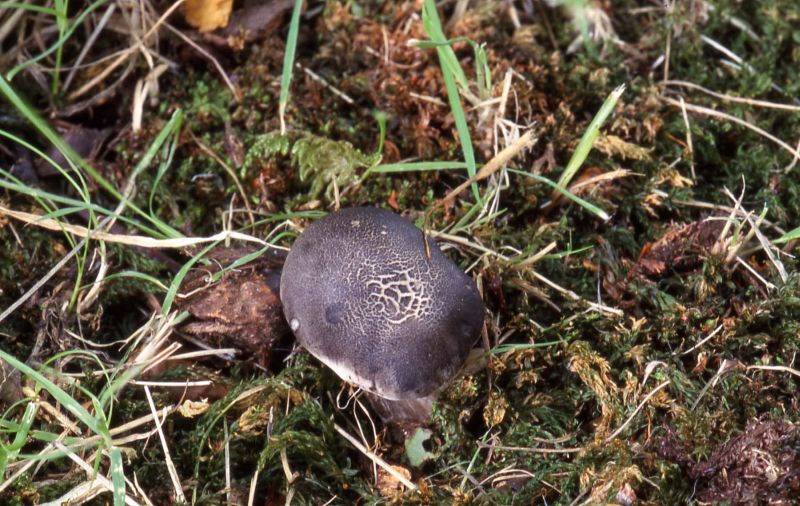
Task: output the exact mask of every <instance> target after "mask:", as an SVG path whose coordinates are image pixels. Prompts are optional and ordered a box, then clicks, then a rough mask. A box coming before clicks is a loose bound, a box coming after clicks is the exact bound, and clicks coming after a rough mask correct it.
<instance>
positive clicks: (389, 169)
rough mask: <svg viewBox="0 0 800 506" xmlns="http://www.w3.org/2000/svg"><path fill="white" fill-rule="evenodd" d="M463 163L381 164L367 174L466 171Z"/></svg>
mask: <svg viewBox="0 0 800 506" xmlns="http://www.w3.org/2000/svg"><path fill="white" fill-rule="evenodd" d="M466 168H467V164H466V163H465V162H446V161H438V162H399V163H382V164H380V165H376V166H375V167H373V168H371V169H370V170H369V172H376V173H378V174H392V173H398V172H426V171H429V170H454V169H466Z"/></svg>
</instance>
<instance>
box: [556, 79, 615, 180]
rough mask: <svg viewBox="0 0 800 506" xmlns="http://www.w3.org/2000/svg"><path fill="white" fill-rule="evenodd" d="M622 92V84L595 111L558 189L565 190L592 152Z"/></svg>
mask: <svg viewBox="0 0 800 506" xmlns="http://www.w3.org/2000/svg"><path fill="white" fill-rule="evenodd" d="M624 91H625V85H624V84H623V85H620V86H617V88H616V89H614V91H612V92H611V94H610V95H609V96H608V98H606V100H605V102H603V105H602V106H600V110H599V111H597V114H595V116H594V118H593V119H592V122H591V123H589V126H588V127H587V128H586V131H585V132H583V137H581V142H580V143H578V147H577V148H575V152H574V153H572V158H570V159H569V163H567V167H566V168H565V169H564V173H563V174H561V178H559V180H558V185H559V186H560V187H562V188H566V187H567V186H569V182H570V181H572V178H573V177H575V174H576V173H577V172H578V169H580V168H581V165H583V162H585V161H586V157H587V156H589V152H590V151H591V150H592V146H594V141H596V140H597V136H598V135H600V127H601V126H603V123H605V121H606V119H608V116H609V114H611V111H613V110H614V107H615V106H616V105H617V102H618V101H619V97H620V96H622V93H623V92H624ZM565 195H566V194H565Z"/></svg>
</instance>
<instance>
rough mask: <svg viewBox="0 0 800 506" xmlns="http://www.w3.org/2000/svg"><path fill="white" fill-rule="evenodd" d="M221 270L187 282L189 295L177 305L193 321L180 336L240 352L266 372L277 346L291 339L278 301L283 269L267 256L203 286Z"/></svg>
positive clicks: (238, 254)
mask: <svg viewBox="0 0 800 506" xmlns="http://www.w3.org/2000/svg"><path fill="white" fill-rule="evenodd" d="M247 253H249V251H239V250H227V251H224V252H219V253H217V255H216V257H217V258H215V259H216V260H218V261H224V259H223V258H220V257H226V258H227V259H228V260H232V259H235V258H239V257H241V256H243V255H245V254H247ZM228 263H229V262H228ZM219 270H220V268H219V267H218V268H216V269H214V270H209V269H203V270H197V271H195V274H194V277H193V279H191V280H189V281H187V283H186V285H185V286H186V291H187V293H191V295H190V296H189V297H187V298H186V299H184V300H182V301H180V303H179V305H180V306H181V308H182V309H184V310H186V311H189V312H190V313H191V314H192V315H193V316H194V317H195V321H193V322H190V323H188V324H186V325H184V326H183V329H182V330H183V331H185V332H187V333H190V334H192V335H195V336H197V337H198V338H200V339H203V340H205V341H207V342H208V343H209V344H211V345H213V346H217V347H235V348H240V349H241V350H242V351H243V352H244V353H246V354H248V355H252V356H254V357H255V360H256V363H258V364H259V365H261V366H264V367H266V366H267V365H268V364H269V360H270V356H271V352H272V350H273V348H274V346H275V345H276V343H278V342H279V341H281V340H282V339H284V338H285V337H286V336H288V333H289V328H288V326H287V324H286V321H285V320H284V317H283V307H282V305H281V302H280V299H279V298H278V293H279V286H280V269H279V266H278V265H276V259H275V258H274V257H272V256H270V255H269V254H266V255H264V257H262V258H261V259H258V260H255V261H253V262H251V263H249V264H247V265H245V266H243V267H240V268H237V269H233V270H230V271H228V272H226V273H225V274H224V275H223V276H222V279H220V281H219V282H217V283H215V284H212V285H209V286H204V285H205V284H206V282H207V281H206V280H207V279H208V277H209V276H210V275H212V274H214V272H215V271H219Z"/></svg>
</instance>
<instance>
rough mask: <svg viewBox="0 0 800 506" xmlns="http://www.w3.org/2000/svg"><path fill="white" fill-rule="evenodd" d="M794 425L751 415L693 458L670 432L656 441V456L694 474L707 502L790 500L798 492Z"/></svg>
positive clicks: (799, 473)
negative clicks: (740, 429) (739, 430)
mask: <svg viewBox="0 0 800 506" xmlns="http://www.w3.org/2000/svg"><path fill="white" fill-rule="evenodd" d="M798 436H800V430H798V426H797V425H795V424H792V423H790V422H785V421H759V420H751V421H750V422H748V424H747V427H746V428H745V431H744V433H743V434H741V435H739V436H736V437H734V438H732V439H730V440H728V441H727V442H726V443H723V444H721V445H720V446H718V447H717V448H716V449H715V450H714V451H713V452H712V454H711V456H710V457H709V458H708V459H707V460H706V461H704V462H698V463H694V461H693V460H692V458H691V457H690V455H689V451H688V448H687V446H686V445H685V443H683V442H682V441H680V440H679V439H678V437H677V436H676V435H675V433H674V432H672V431H671V430H669V429H668V430H667V435H666V436H664V437H662V438H660V439H659V440H657V441H656V452H657V453H658V454H659V456H660V457H661V458H664V459H666V460H669V461H672V462H676V463H678V464H679V465H681V467H684V468H685V469H686V471H687V474H688V475H689V477H690V478H691V479H693V480H697V484H698V489H697V498H698V499H699V500H700V501H708V502H713V503H720V502H728V503H731V504H787V505H788V504H794V500H795V499H796V498H797V497H800V450H798V443H800V437H798Z"/></svg>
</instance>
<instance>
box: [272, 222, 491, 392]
mask: <svg viewBox="0 0 800 506" xmlns="http://www.w3.org/2000/svg"><path fill="white" fill-rule="evenodd" d="M280 297H281V300H282V302H283V311H284V315H285V316H286V320H287V321H288V322H289V326H290V328H291V329H292V331H293V332H294V334H295V336H296V337H297V340H298V341H299V342H300V344H302V345H303V346H304V347H305V348H306V349H307V350H308V351H309V352H310V353H311V354H312V355H313V356H315V357H316V358H317V359H319V360H320V361H321V362H323V363H324V364H325V365H327V366H328V367H330V368H331V369H332V370H333V371H334V372H335V373H336V374H337V375H338V376H339V377H341V378H342V379H344V380H345V381H348V382H349V383H352V384H354V385H356V386H358V387H360V388H362V389H363V390H366V391H368V392H371V393H373V394H375V395H377V396H380V397H382V398H384V399H387V400H390V401H410V402H412V403H413V402H414V401H415V400H418V399H423V398H432V396H434V395H435V394H436V393H437V392H438V391H439V390H441V389H442V388H443V387H444V385H445V384H446V383H447V382H448V381H449V380H450V379H451V378H452V377H453V376H454V375H455V374H456V372H458V370H459V369H460V368H461V366H462V364H463V363H464V361H465V360H466V358H467V355H468V354H469V352H470V349H471V348H472V346H473V344H474V343H475V341H476V340H477V338H478V336H479V334H480V331H481V327H482V325H483V313H484V309H483V301H482V300H481V297H480V295H479V294H478V290H477V288H476V286H475V283H474V282H473V281H472V279H471V278H470V277H468V276H467V275H466V274H464V273H463V272H462V271H461V270H460V269H459V268H458V266H456V264H455V263H453V262H452V261H451V260H450V259H449V258H447V257H446V256H445V255H444V254H443V253H442V252H441V250H439V248H438V247H437V246H436V245H435V244H433V243H431V244H430V254H429V255H428V254H427V253H426V247H425V240H424V238H423V233H422V231H421V230H419V229H418V228H417V227H415V226H414V225H413V224H412V223H410V222H409V221H407V220H405V219H403V218H402V217H400V216H398V215H396V214H394V213H392V212H390V211H386V210H382V209H378V208H374V207H355V208H349V209H343V210H341V211H337V212H334V213H331V214H329V215H327V216H326V217H324V218H322V219H320V220H318V221H317V222H315V223H313V224H311V225H310V226H309V227H308V228H307V229H306V230H305V231H304V232H303V233H302V234H301V235H300V237H299V238H298V239H297V241H296V242H295V243H294V246H293V247H292V249H291V251H290V252H289V255H288V256H287V258H286V262H285V264H284V267H283V274H282V276H281V286H280Z"/></svg>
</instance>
